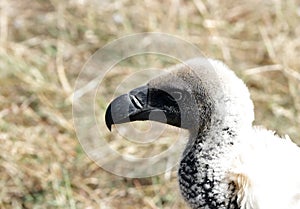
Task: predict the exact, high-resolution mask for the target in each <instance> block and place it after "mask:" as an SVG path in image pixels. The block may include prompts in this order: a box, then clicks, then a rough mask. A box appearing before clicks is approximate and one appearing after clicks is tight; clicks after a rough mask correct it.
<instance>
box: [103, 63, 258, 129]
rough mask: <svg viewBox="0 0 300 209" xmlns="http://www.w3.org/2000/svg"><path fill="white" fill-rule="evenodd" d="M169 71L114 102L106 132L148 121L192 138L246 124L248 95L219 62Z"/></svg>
mask: <svg viewBox="0 0 300 209" xmlns="http://www.w3.org/2000/svg"><path fill="white" fill-rule="evenodd" d="M170 71H171V72H169V73H166V74H164V75H161V76H158V77H156V78H154V79H152V80H150V81H149V82H148V83H147V84H146V85H144V86H141V87H138V88H136V89H133V90H131V91H130V92H129V93H128V94H124V95H121V96H119V97H117V98H116V99H114V100H113V101H112V102H111V104H110V105H109V106H108V108H107V111H106V115H105V120H106V125H107V127H108V128H109V129H111V126H112V125H113V124H120V123H125V122H130V121H139V120H140V121H141V120H152V121H158V122H162V123H166V124H169V125H173V126H176V127H180V128H184V129H188V130H189V131H190V132H192V133H195V134H197V133H199V132H202V131H203V130H207V129H210V128H211V127H212V126H213V125H216V124H215V123H220V124H221V123H232V122H234V123H239V124H248V125H251V123H252V121H253V118H254V114H253V105H252V102H251V100H250V97H249V92H248V90H247V88H246V86H245V85H244V84H243V82H242V81H241V80H240V79H238V78H237V77H236V76H235V74H234V73H233V72H232V71H230V70H229V69H228V68H227V67H226V66H225V65H224V64H223V63H222V62H220V61H217V60H213V59H205V58H196V59H192V60H189V61H187V62H185V63H182V64H178V65H175V66H173V67H171V69H170ZM241 116H242V117H241Z"/></svg>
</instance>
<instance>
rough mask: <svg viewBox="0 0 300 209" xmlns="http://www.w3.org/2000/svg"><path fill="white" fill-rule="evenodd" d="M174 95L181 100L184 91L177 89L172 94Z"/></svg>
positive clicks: (177, 99)
mask: <svg viewBox="0 0 300 209" xmlns="http://www.w3.org/2000/svg"><path fill="white" fill-rule="evenodd" d="M172 97H173V98H174V99H175V100H176V101H180V100H181V99H182V93H181V92H179V91H175V92H173V94H172Z"/></svg>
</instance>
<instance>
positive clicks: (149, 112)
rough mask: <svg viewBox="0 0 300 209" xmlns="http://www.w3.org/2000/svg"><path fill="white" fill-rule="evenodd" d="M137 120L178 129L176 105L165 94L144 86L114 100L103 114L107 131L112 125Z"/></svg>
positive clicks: (178, 114)
mask: <svg viewBox="0 0 300 209" xmlns="http://www.w3.org/2000/svg"><path fill="white" fill-rule="evenodd" d="M137 120H153V121H158V122H162V123H167V124H170V125H174V126H177V127H180V111H179V107H178V104H177V103H176V101H175V100H174V99H173V98H172V97H171V96H170V95H169V94H168V93H167V92H165V91H163V90H160V89H152V88H149V87H148V86H147V85H146V86H141V87H139V88H136V89H133V90H132V91H130V92H129V93H128V94H123V95H121V96H119V97H117V98H116V99H114V100H113V101H112V102H111V103H110V104H109V106H108V107H107V110H106V113H105V122H106V126H107V128H108V129H109V130H111V126H112V125H113V124H121V123H126V122H130V121H137Z"/></svg>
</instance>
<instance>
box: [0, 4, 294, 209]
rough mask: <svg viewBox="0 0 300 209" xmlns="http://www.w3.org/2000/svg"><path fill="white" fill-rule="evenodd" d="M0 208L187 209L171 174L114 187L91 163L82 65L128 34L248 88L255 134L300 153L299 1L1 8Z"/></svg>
mask: <svg viewBox="0 0 300 209" xmlns="http://www.w3.org/2000/svg"><path fill="white" fill-rule="evenodd" d="M0 9H1V12H0V18H1V19H0V83H1V89H0V141H1V152H0V175H1V178H0V185H1V192H0V208H72V209H74V208H86V209H90V208H103V209H105V208H128V209H130V208H152V209H156V208H172V209H179V208H185V207H186V206H185V205H184V203H183V201H182V200H181V198H180V195H179V192H178V189H177V183H176V172H174V173H172V174H171V176H170V177H166V176H164V175H161V176H157V177H151V178H147V179H125V178H122V177H118V176H114V175H112V174H110V173H107V172H105V171H104V170H102V169H101V168H99V167H98V166H97V165H96V164H95V163H93V162H92V161H91V160H89V159H88V158H87V157H86V155H85V154H84V152H83V151H82V148H81V147H80V145H79V143H78V141H77V140H76V135H75V132H74V129H73V124H72V111H71V109H72V106H71V105H72V104H71V101H70V95H71V93H72V88H73V86H74V82H75V79H76V77H77V76H78V74H79V72H80V70H81V68H82V66H83V64H84V63H85V62H86V61H87V59H88V58H89V56H90V55H91V54H92V53H93V52H95V51H96V50H97V49H98V48H100V47H101V46H103V45H105V44H106V43H108V42H109V41H112V40H114V39H116V38H118V37H121V36H123V35H127V34H131V33H137V32H148V31H160V32H166V33H171V34H174V35H177V36H181V37H183V38H185V39H186V40H188V41H190V42H192V43H194V44H196V45H197V46H198V47H199V48H200V49H201V50H203V52H204V53H205V54H206V55H207V56H210V57H214V58H219V59H221V60H224V61H225V62H226V63H227V64H228V65H229V66H230V67H231V68H232V69H235V71H236V72H237V73H238V74H239V75H240V76H241V77H243V79H244V80H245V81H246V83H247V85H248V86H249V87H250V89H251V93H252V98H253V100H254V102H255V105H256V124H262V125H264V126H266V127H267V128H269V129H273V130H277V131H278V133H279V134H289V135H290V136H291V138H293V139H294V140H295V141H296V142H297V143H300V135H299V133H300V82H299V81H300V59H299V57H300V38H299V37H300V2H299V1H298V2H297V1H296V0H287V1H284V0H273V1H258V0H255V1H237V0H230V1H220V0H218V1H202V0H192V1H188V0H186V1H183V0H182V1H180V0H167V1H150V0H145V1H139V2H137V1H133V0H118V1H114V2H111V1H108V0H103V1H96V0H94V1H93V0H74V1H58V0H52V1H47V0H38V1H29V0H24V1H17V0H1V2H0Z"/></svg>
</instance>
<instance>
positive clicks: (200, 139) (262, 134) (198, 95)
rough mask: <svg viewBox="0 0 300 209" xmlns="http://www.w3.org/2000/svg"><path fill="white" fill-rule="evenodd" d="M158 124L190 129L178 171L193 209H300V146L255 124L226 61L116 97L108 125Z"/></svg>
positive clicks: (186, 68) (181, 67)
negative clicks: (130, 123) (135, 122)
mask: <svg viewBox="0 0 300 209" xmlns="http://www.w3.org/2000/svg"><path fill="white" fill-rule="evenodd" d="M142 120H152V121H158V122H161V123H165V124H169V125H172V126H176V127H179V128H183V129H187V130H188V131H189V139H188V142H187V145H186V147H185V149H184V150H183V151H182V157H181V160H180V164H179V169H178V182H179V188H180V191H181V194H182V196H183V198H184V200H185V201H186V202H187V204H188V205H189V206H190V207H191V208H193V209H300V163H299V162H300V148H299V147H298V146H297V145H296V144H295V143H293V142H292V141H291V140H290V139H289V137H288V136H285V137H284V138H280V137H279V136H277V135H276V134H275V133H274V132H272V131H269V130H266V129H264V128H262V127H260V126H253V125H252V122H253V120H254V107H253V103H252V100H251V98H250V93H249V91H248V88H247V87H246V85H245V84H244V82H243V81H242V80H241V79H239V78H238V77H237V76H236V75H235V73H234V72H233V71H231V70H230V69H229V68H228V67H227V66H226V65H225V64H224V63H222V62H221V61H218V60H215V59H210V58H194V59H191V60H188V61H186V62H184V63H180V64H177V65H174V66H172V67H170V71H169V72H168V73H166V74H163V75H159V76H158V77H156V78H154V79H152V80H150V81H149V82H148V83H147V84H146V85H144V86H141V87H138V88H136V89H133V90H131V91H130V92H129V93H127V94H124V95H121V96H119V97H117V98H115V99H114V100H113V101H112V102H111V103H110V104H109V106H108V107H107V110H106V114H105V121H106V125H107V127H108V128H109V129H110V130H111V126H112V125H113V124H121V123H125V122H130V121H142Z"/></svg>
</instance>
